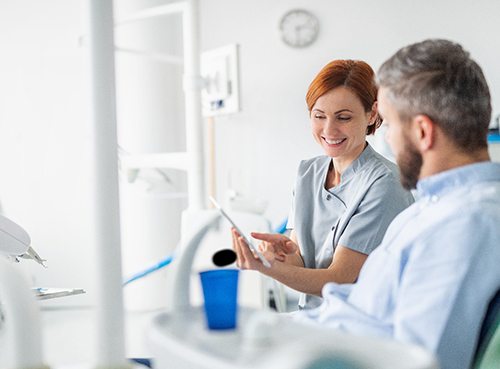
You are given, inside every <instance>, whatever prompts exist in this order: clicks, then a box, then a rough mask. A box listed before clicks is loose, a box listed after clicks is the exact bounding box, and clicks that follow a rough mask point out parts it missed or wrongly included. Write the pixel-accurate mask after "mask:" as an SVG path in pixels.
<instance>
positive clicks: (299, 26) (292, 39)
mask: <svg viewBox="0 0 500 369" xmlns="http://www.w3.org/2000/svg"><path fill="white" fill-rule="evenodd" d="M280 32H281V39H282V40H283V42H284V43H285V44H287V45H289V46H291V47H298V48H301V47H306V46H309V45H311V44H312V43H313V42H314V41H316V38H317V37H318V33H319V21H318V18H316V16H315V15H314V14H312V13H310V12H308V11H307V10H304V9H292V10H290V11H289V12H287V13H285V15H283V17H282V18H281V20H280Z"/></svg>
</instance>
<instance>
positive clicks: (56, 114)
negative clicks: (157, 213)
mask: <svg viewBox="0 0 500 369" xmlns="http://www.w3.org/2000/svg"><path fill="white" fill-rule="evenodd" d="M117 1H120V0H117ZM134 1H135V3H136V4H138V5H137V6H138V7H142V6H146V5H147V4H149V3H151V4H155V3H161V1H160V0H157V1H139V0H134ZM134 1H131V0H129V3H133V2H134ZM200 5H201V32H202V50H209V49H211V48H215V47H219V46H223V45H226V44H229V43H238V44H240V46H241V49H240V51H241V53H240V56H241V60H240V61H241V63H240V65H241V89H242V91H241V92H242V95H241V97H242V109H243V110H242V112H241V113H238V114H236V115H234V116H231V117H225V118H220V119H217V122H216V124H217V135H216V144H217V158H218V159H217V160H218V161H217V175H218V197H219V198H221V199H223V198H224V197H225V196H226V195H227V189H228V188H229V187H230V186H231V187H233V188H235V189H236V190H238V191H240V192H241V193H243V194H244V195H246V196H248V197H253V198H258V199H264V200H267V201H269V207H268V209H267V211H266V215H267V216H268V217H269V218H270V219H271V221H272V222H273V223H274V224H277V223H278V222H280V221H281V220H282V218H284V217H285V216H286V215H287V212H288V208H289V201H290V191H291V188H292V185H293V179H294V176H295V170H296V167H297V164H298V161H299V160H300V159H302V158H307V157H310V156H313V155H318V154H321V150H320V149H319V148H318V147H316V144H315V143H314V142H313V139H312V137H311V135H310V133H309V122H308V118H307V112H306V108H305V103H304V95H305V92H306V89H307V86H308V84H309V82H310V81H311V79H312V78H313V77H314V76H315V74H316V73H317V72H318V71H319V69H320V68H321V67H322V66H323V65H324V64H326V63H327V62H328V61H330V60H332V59H335V58H358V59H364V60H366V61H367V62H369V63H370V64H371V65H372V66H373V67H374V68H378V67H379V65H380V64H381V63H382V62H383V60H385V59H386V58H387V57H388V56H390V55H391V54H392V53H393V52H394V51H395V50H397V49H398V48H399V47H400V46H402V45H404V44H407V43H410V42H414V41H418V40H421V39H424V38H427V37H447V38H451V39H454V40H457V41H459V42H461V43H463V45H464V46H465V47H466V48H467V49H469V50H470V51H471V53H472V55H473V56H474V57H475V59H476V60H477V61H478V62H479V63H480V64H481V65H482V66H483V68H484V71H485V73H486V76H487V78H488V80H489V82H490V87H491V90H492V95H493V102H494V109H495V112H496V113H499V112H500V101H499V99H500V91H499V88H500V68H498V66H497V65H498V60H500V36H499V35H500V32H499V28H500V26H499V23H498V17H497V16H495V15H497V14H500V2H498V1H496V0H478V1H474V2H470V1H466V0H459V1H455V0H441V1H435V0H434V1H430V0H422V1H418V2H416V1H415V2H409V1H406V2H403V1H399V0H379V1H366V0H352V1H344V2H340V1H326V0H307V1H306V0H301V1H297V0H288V1H285V0H274V1H269V0H252V1H243V0H201V1H200ZM294 7H301V8H306V9H308V10H310V11H312V12H313V13H315V14H316V15H317V16H318V18H319V19H320V22H321V31H320V32H321V33H320V36H319V39H318V40H317V42H316V43H315V44H314V45H312V46H311V47H309V48H306V49H303V50H295V49H291V48H289V47H287V46H285V45H284V44H283V43H282V42H281V41H280V38H279V34H278V22H279V19H280V17H281V16H282V15H283V14H284V13H285V12H286V11H287V10H289V9H291V8H294ZM82 14H83V13H82V9H81V2H80V1H69V0H44V1H39V0H2V2H1V3H0V46H1V48H2V53H1V57H0V203H1V204H2V207H3V211H4V213H5V214H6V215H8V216H10V217H11V218H13V219H14V220H16V221H18V222H19V223H21V224H22V225H23V226H24V227H25V228H26V229H27V230H28V231H29V232H30V234H31V236H32V239H33V245H34V246H35V248H36V249H37V250H38V251H39V252H40V254H41V255H42V256H44V257H46V258H47V259H48V260H49V266H50V267H49V269H48V270H42V269H40V268H39V267H38V266H36V265H30V263H29V262H24V263H23V267H26V268H27V269H29V270H30V271H32V272H33V274H34V277H35V279H36V282H37V283H38V284H40V285H49V286H58V285H59V286H74V287H80V286H81V287H84V288H89V287H90V286H92V283H93V276H94V272H93V264H94V260H95V258H96V257H98V255H96V254H95V253H94V245H93V244H92V239H93V234H92V229H91V225H90V224H91V219H90V218H91V216H92V209H91V206H90V203H91V198H90V195H91V194H90V185H89V184H90V180H89V176H90V159H91V155H90V128H91V126H90V123H89V122H88V119H87V109H86V108H87V105H86V98H87V96H86V93H85V88H84V87H85V76H84V68H83V65H84V60H83V57H84V53H83V51H82V49H81V48H79V47H78V38H79V36H80V35H81V33H82V27H81V22H82V20H81V17H82ZM160 28H161V27H160ZM146 46H150V45H149V44H148V45H146ZM145 74H146V73H145ZM131 78H134V76H132V77H131ZM151 80H152V79H150V80H149V82H151ZM165 81H167V82H165ZM149 82H148V83H149ZM159 83H161V84H164V83H168V80H165V79H163V77H162V78H160V80H159ZM144 86H145V85H143V87H142V88H145V87H144ZM128 93H129V94H128V95H127V96H128V97H129V101H133V99H134V97H133V93H132V91H128ZM121 96H125V95H121ZM139 96H143V97H148V96H149V94H148V91H144V93H143V94H139ZM148 98H149V97H148ZM160 100H161V99H160ZM149 102H150V100H149ZM147 103H148V101H147V99H145V101H144V104H147ZM160 103H161V101H160ZM139 117H140V116H139ZM134 118H135V116H134ZM150 118H151V119H154V117H153V118H152V117H148V119H150ZM129 123H130V124H129ZM132 123H133V122H132V120H129V121H128V122H127V123H126V124H129V125H126V126H127V127H132ZM155 124H156V125H157V126H156V127H149V128H148V129H149V130H148V132H140V133H137V134H141V135H143V136H142V138H141V140H142V139H144V141H147V140H150V141H151V142H152V146H151V151H156V150H159V149H163V148H164V147H165V145H166V144H167V143H168V142H170V141H169V140H171V138H172V137H169V138H167V137H163V138H162V136H163V135H166V134H167V132H166V131H164V130H162V129H161V127H162V126H161V124H162V123H161V121H158V122H157V123H155ZM122 127H125V126H122ZM135 128H137V126H136V127H135ZM121 133H123V131H121ZM178 135H179V137H178V140H179V142H182V137H180V136H181V135H182V133H181V132H178ZM129 138H130V137H129ZM121 142H122V144H123V145H124V146H129V147H130V148H133V149H134V150H145V147H144V146H142V145H140V144H137V141H135V143H134V142H132V140H128V139H127V138H125V137H123V136H122V137H121ZM141 142H143V141H141ZM134 145H136V146H134ZM229 182H231V183H229ZM89 292H90V293H89V295H91V294H92V291H89ZM87 298H91V296H85V297H77V296H75V297H74V298H71V299H68V300H66V302H64V303H67V304H78V303H80V302H82V301H87V300H85V299H87ZM81 299H84V300H81Z"/></svg>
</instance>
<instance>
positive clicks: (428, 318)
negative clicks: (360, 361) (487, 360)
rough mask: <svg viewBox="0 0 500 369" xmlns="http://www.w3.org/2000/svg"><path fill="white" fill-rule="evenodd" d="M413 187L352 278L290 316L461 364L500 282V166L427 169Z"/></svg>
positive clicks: (456, 367) (454, 366)
mask: <svg viewBox="0 0 500 369" xmlns="http://www.w3.org/2000/svg"><path fill="white" fill-rule="evenodd" d="M417 194H418V201H417V202H415V203H414V204H413V205H412V206H410V207H409V208H407V209H406V210H405V211H403V212H402V213H401V214H400V215H398V216H397V217H396V218H395V219H394V221H393V222H392V223H391V225H390V226H389V228H388V230H387V233H386V235H385V237H384V239H383V241H382V244H381V245H380V246H379V247H378V248H377V249H376V250H375V251H374V252H372V253H371V254H370V256H369V257H368V259H367V261H366V262H365V264H364V266H363V268H362V270H361V273H360V276H359V279H358V282H357V283H356V284H351V285H338V284H335V283H328V284H327V285H325V287H324V288H323V298H324V302H323V304H322V305H321V306H319V307H318V308H316V309H312V310H304V311H302V312H299V313H298V314H297V315H296V317H297V319H299V320H303V321H316V322H319V323H320V324H322V325H325V326H330V327H336V328H338V329H341V330H343V331H346V332H351V333H354V334H362V335H372V336H379V337H388V338H394V339H396V340H398V341H402V342H407V343H413V344H417V345H420V346H423V347H424V348H427V349H428V350H430V351H431V352H433V353H435V354H436V356H437V358H438V360H439V362H440V365H441V368H442V369H460V368H464V369H465V368H468V367H469V366H470V363H471V360H472V357H473V354H474V350H475V346H476V342H477V339H478V335H479V330H480V326H481V323H482V319H483V315H484V313H485V311H486V308H487V305H488V302H489V300H490V299H491V298H492V297H493V296H494V294H495V293H496V291H497V290H498V289H499V287H500V164H497V163H491V162H481V163H477V164H472V165H467V166H463V167H459V168H456V169H452V170H449V171H445V172H442V173H439V174H436V175H433V176H430V177H427V178H425V179H422V180H420V181H419V182H418V185H417Z"/></svg>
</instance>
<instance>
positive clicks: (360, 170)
mask: <svg viewBox="0 0 500 369" xmlns="http://www.w3.org/2000/svg"><path fill="white" fill-rule="evenodd" d="M331 162H332V159H331V158H330V157H328V156H318V157H315V158H313V159H309V160H304V161H302V162H301V163H300V165H299V169H298V174H297V179H296V183H295V190H294V196H293V201H292V209H291V211H290V214H289V218H288V224H287V228H288V229H294V230H295V233H296V236H297V241H298V244H299V246H300V251H301V254H302V257H303V259H304V264H305V267H307V268H315V269H321V268H328V267H329V266H330V264H331V262H332V259H333V253H334V250H335V247H336V246H337V245H341V246H345V247H348V248H350V249H352V250H355V251H359V252H362V253H364V254H369V253H370V252H371V251H372V250H373V249H375V248H376V247H377V246H378V245H379V244H380V242H381V241H382V238H383V236H384V233H385V231H386V229H387V227H388V226H389V224H390V223H391V221H392V220H393V219H394V217H395V216H396V215H397V214H399V213H400V212H401V211H402V210H403V209H405V208H407V207H408V206H409V205H410V204H412V203H413V201H414V199H413V196H412V195H411V193H410V192H409V191H406V190H404V189H403V187H402V186H401V184H400V181H399V171H398V168H397V166H396V165H395V164H394V163H392V162H391V161H389V160H387V159H385V158H384V157H383V156H382V155H380V154H378V153H377V152H376V151H375V150H373V148H372V147H371V146H370V145H369V144H367V146H366V147H365V149H364V150H363V152H362V153H361V155H360V156H359V157H358V158H357V159H356V160H355V161H353V162H352V163H351V165H350V166H349V167H348V168H347V169H346V170H345V171H344V173H342V177H341V181H340V184H339V185H338V186H335V187H332V188H329V189H325V181H326V176H327V174H328V168H329V166H330V164H331ZM321 301H322V299H321V298H319V297H317V296H311V295H305V294H303V296H302V297H301V299H300V301H299V307H301V308H303V307H309V308H310V307H314V306H317V305H319V304H320V303H321Z"/></svg>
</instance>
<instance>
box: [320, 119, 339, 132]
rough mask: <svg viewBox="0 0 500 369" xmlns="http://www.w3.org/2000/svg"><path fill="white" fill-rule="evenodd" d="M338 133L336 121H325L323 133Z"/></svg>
mask: <svg viewBox="0 0 500 369" xmlns="http://www.w3.org/2000/svg"><path fill="white" fill-rule="evenodd" d="M334 132H338V126H337V124H336V123H335V120H334V119H329V118H328V119H325V124H324V125H323V133H334Z"/></svg>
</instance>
